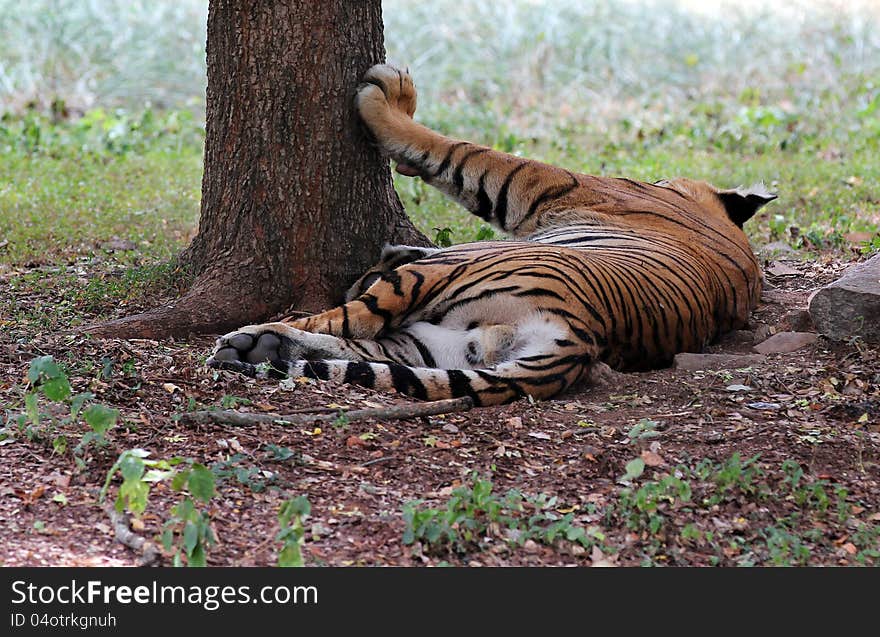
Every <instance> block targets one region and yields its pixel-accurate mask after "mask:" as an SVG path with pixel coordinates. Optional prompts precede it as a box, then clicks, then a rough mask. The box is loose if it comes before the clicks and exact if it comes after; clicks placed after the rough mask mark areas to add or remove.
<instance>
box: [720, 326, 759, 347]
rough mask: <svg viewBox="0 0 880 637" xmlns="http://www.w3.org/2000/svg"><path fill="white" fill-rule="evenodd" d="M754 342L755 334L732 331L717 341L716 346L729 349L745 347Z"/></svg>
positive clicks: (749, 331) (747, 331) (745, 331)
mask: <svg viewBox="0 0 880 637" xmlns="http://www.w3.org/2000/svg"><path fill="white" fill-rule="evenodd" d="M754 342H755V333H754V332H752V331H751V330H733V331H732V332H728V333H727V334H724V335H723V336H722V337H721V338H719V339H718V343H717V344H718V345H720V346H722V347H730V346H736V345H745V344H749V345H751V344H752V343H754Z"/></svg>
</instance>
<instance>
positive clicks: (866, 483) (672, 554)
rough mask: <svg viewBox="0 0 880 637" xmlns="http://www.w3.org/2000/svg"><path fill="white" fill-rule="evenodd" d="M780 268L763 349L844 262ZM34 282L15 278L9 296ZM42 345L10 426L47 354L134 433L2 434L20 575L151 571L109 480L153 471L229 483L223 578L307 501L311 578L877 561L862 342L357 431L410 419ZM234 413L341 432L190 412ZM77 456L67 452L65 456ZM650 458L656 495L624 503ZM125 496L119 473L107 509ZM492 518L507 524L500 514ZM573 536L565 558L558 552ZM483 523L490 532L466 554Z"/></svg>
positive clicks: (48, 418)
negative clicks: (335, 572) (26, 571)
mask: <svg viewBox="0 0 880 637" xmlns="http://www.w3.org/2000/svg"><path fill="white" fill-rule="evenodd" d="M768 265H769V267H768V273H767V283H768V285H767V288H768V289H767V290H766V291H765V293H764V297H763V301H762V304H761V306H760V307H759V308H758V310H757V311H756V313H755V315H754V319H753V325H752V326H751V327H752V328H754V330H753V331H759V332H760V331H763V332H764V333H765V334H766V332H767V327H762V326H768V327H769V328H770V329H771V330H772V331H785V330H787V329H791V327H792V325H791V324H792V322H797V321H801V320H802V318H803V317H802V316H799V315H798V313H797V310H798V309H801V308H804V307H805V306H806V298H807V296H808V293H809V290H810V289H812V288H814V287H816V286H818V285H820V284H822V283H825V282H828V281H830V280H832V279H833V278H835V276H836V275H837V274H838V273H839V271H840V270H841V269H842V268H843V267H844V264H841V263H839V262H837V261H833V260H826V262H824V263H822V262H800V261H795V260H792V261H788V262H785V261H780V260H777V261H773V262H772V263H769V262H768ZM782 266H785V267H782ZM96 267H97V266H96ZM786 268H791V269H792V270H787V269H786ZM795 271H796V272H797V273H798V274H794V272H795ZM770 272H787V274H783V275H782V276H774V275H773V274H771V273H770ZM20 275H21V272H20V271H12V272H7V273H5V274H3V275H2V276H3V277H4V278H5V279H6V281H7V282H8V281H9V280H10V279H11V278H12V277H13V276H20ZM79 275H80V277H81V278H82V279H84V280H87V279H88V278H89V277H90V276H95V275H96V272H95V271H91V272H90V271H89V270H88V269H87V270H82V268H81V269H80V270H79ZM81 285H85V283H81ZM62 296H63V294H59V293H58V292H57V291H53V289H51V288H48V289H43V290H41V291H35V290H34V289H33V288H32V287H26V288H16V289H13V290H12V298H11V299H10V300H11V303H12V304H13V305H14V306H16V305H17V307H18V308H19V309H21V308H23V307H25V306H33V305H35V304H42V305H44V306H51V305H52V303H57V302H59V299H60V298H61V297H62ZM133 309H136V308H133V307H128V308H125V310H124V311H132V310H133ZM86 318H87V316H86ZM796 327H799V328H800V329H803V325H800V326H796ZM28 330H30V333H25V332H26V331H28ZM25 332H23V331H17V332H16V331H15V330H13V331H12V332H11V333H9V332H8V334H11V335H14V336H15V338H13V339H12V340H10V339H9V338H6V339H4V340H3V342H2V350H0V402H2V403H4V404H6V405H8V409H9V412H8V413H7V415H8V416H13V415H15V414H17V413H21V412H22V411H23V405H24V395H25V393H26V391H27V390H26V382H27V374H28V368H29V363H30V361H31V360H33V359H35V358H36V357H39V356H45V355H52V356H53V357H54V359H55V360H57V361H59V362H63V364H64V366H65V367H66V369H67V374H68V376H69V378H70V382H71V384H72V385H73V392H74V393H77V392H82V391H86V390H88V391H91V392H92V393H93V394H94V395H95V398H94V399H93V402H95V403H100V404H106V405H108V406H112V407H114V408H116V409H118V410H119V412H120V417H119V422H118V424H117V425H116V426H115V427H113V428H111V429H110V430H109V431H108V432H107V433H106V435H105V440H106V442H105V444H104V445H103V446H102V445H100V444H98V443H94V444H91V445H87V446H86V447H85V449H84V450H81V451H79V452H75V451H74V450H73V449H74V447H75V444H76V442H77V441H79V440H80V439H81V438H82V437H83V435H84V433H85V432H86V431H88V429H89V427H88V425H86V424H85V423H84V422H81V421H79V422H78V421H76V420H74V421H73V422H72V423H71V422H68V423H64V422H61V418H62V416H63V415H64V414H66V413H68V412H69V409H68V408H67V407H66V406H63V405H61V403H60V402H58V401H56V402H52V401H49V400H47V399H46V398H45V396H43V397H41V399H40V402H39V410H40V411H41V412H42V414H43V418H42V420H41V422H40V424H39V425H35V424H34V423H33V421H32V420H31V421H26V420H24V419H23V420H22V424H21V425H20V426H19V427H18V428H17V429H14V430H13V428H11V427H10V428H8V429H7V433H6V435H5V439H3V440H0V445H2V446H0V453H2V457H3V462H2V467H3V469H2V473H0V518H2V519H4V520H6V521H7V524H6V531H5V532H4V538H3V539H4V545H5V548H4V552H3V558H2V562H3V564H5V565H10V566H12V565H133V564H137V563H139V561H140V559H141V557H142V556H141V555H140V554H139V553H137V552H136V551H133V550H131V549H129V548H127V547H125V546H123V545H122V544H120V543H118V542H117V541H116V540H115V539H114V531H113V524H112V523H111V521H110V518H109V517H108V515H107V512H106V508H107V507H106V506H103V507H102V504H101V503H100V501H99V500H100V491H101V487H102V485H103V484H104V481H105V478H106V476H107V473H108V470H110V469H111V466H112V465H113V463H114V461H116V459H117V457H118V456H119V454H120V453H121V452H122V451H124V450H126V449H134V448H141V449H145V450H147V451H149V452H150V454H151V455H150V458H153V459H171V458H174V457H180V458H187V459H191V460H194V461H195V462H198V463H201V464H203V465H205V466H207V467H210V468H211V470H212V472H213V474H214V475H215V476H216V478H215V479H216V481H217V484H216V487H217V495H215V496H214V497H213V498H212V499H211V500H210V502H209V504H207V505H206V506H205V507H204V510H205V511H206V512H207V513H208V515H209V516H210V528H211V529H212V530H213V532H214V534H215V536H216V543H215V544H213V545H211V546H209V547H208V548H207V563H208V564H209V565H272V564H275V563H276V562H277V560H278V555H279V549H280V547H281V544H280V543H279V542H278V541H276V539H275V537H276V534H277V533H278V530H279V524H278V518H277V513H278V510H279V506H280V505H281V503H282V502H284V501H285V500H288V499H290V498H292V497H294V496H306V497H307V498H308V501H309V503H310V505H311V511H310V515H309V517H307V518H306V519H305V520H304V522H303V524H304V529H305V533H304V535H305V538H304V544H303V556H304V561H305V563H306V564H311V565H352V564H357V565H382V564H393V565H421V564H440V563H450V564H468V565H589V564H594V563H598V564H620V565H637V564H658V565H659V564H671V565H684V564H688V565H707V564H722V565H737V564H826V565H831V564H840V565H846V564H877V563H878V562H880V513H878V512H880V372H878V370H880V351H878V349H877V348H876V347H869V346H867V345H865V344H864V343H861V342H859V341H853V342H851V343H831V342H829V341H826V340H824V339H821V338H820V339H819V341H818V342H817V343H816V344H814V345H810V346H808V347H806V348H804V349H802V350H799V351H797V352H793V353H788V354H772V355H769V356H768V357H767V359H766V361H765V362H763V363H761V364H756V365H752V366H751V367H749V368H744V369H739V370H727V371H715V372H687V371H682V370H676V369H664V370H658V371H654V372H649V373H642V374H626V375H620V374H613V375H611V376H610V378H609V377H608V375H606V378H605V379H604V380H601V379H600V380H599V381H598V383H597V384H595V385H593V386H590V387H582V388H579V389H578V390H577V391H573V392H571V393H569V394H567V395H565V396H563V397H560V398H559V399H557V400H551V401H546V402H539V403H534V404H533V403H530V402H529V401H527V400H520V401H518V402H516V403H514V404H512V405H508V406H504V407H492V408H479V409H473V410H471V411H468V412H460V413H452V414H447V415H445V416H439V417H430V418H416V419H412V420H365V421H356V422H346V421H345V419H341V418H339V417H338V409H339V408H346V409H347V408H375V407H380V406H385V405H392V404H399V403H402V402H406V401H407V400H408V399H405V398H403V397H400V396H396V395H388V394H381V393H377V392H373V391H370V390H364V389H361V388H356V387H351V386H340V385H332V384H328V383H315V382H306V381H305V380H304V379H301V380H300V381H293V382H291V383H288V384H286V385H279V384H278V383H277V382H270V381H262V382H255V381H253V380H250V379H247V378H244V377H242V376H238V375H235V374H230V373H227V372H220V373H218V372H215V371H213V370H209V369H207V368H206V367H205V365H204V360H205V358H206V356H207V355H208V353H209V352H210V349H211V345H212V340H211V339H210V338H193V339H191V340H188V341H185V342H183V341H165V342H154V341H121V340H107V341H97V340H92V339H90V338H88V337H85V336H83V335H82V334H80V333H77V332H76V331H68V332H44V331H40V330H39V329H34V328H33V327H31V328H27V329H26V330H25ZM751 338H752V337H751V335H750V334H746V333H742V332H740V333H737V334H736V335H735V337H729V338H727V339H725V340H722V341H721V343H719V344H717V345H714V346H712V348H711V351H716V352H739V353H747V352H749V351H750V348H751ZM61 402H63V401H61ZM762 403H763V404H762ZM328 405H329V407H328ZM222 407H225V408H237V409H238V410H239V411H242V412H257V413H260V412H266V411H271V412H274V413H285V414H287V413H291V412H297V411H308V410H310V409H315V408H326V409H325V412H326V413H327V414H328V415H327V418H326V421H325V422H321V423H317V424H315V425H309V426H290V425H283V424H270V425H257V426H251V427H233V426H226V425H198V426H191V425H187V424H185V422H184V421H182V420H181V415H182V414H184V413H185V412H187V411H193V410H198V409H204V408H222ZM12 420H13V419H12V418H10V421H12ZM639 423H641V425H640V424H639ZM646 423H647V424H646ZM60 436H63V437H64V439H65V441H66V449H64V450H63V453H62V452H60V451H59V449H58V448H57V446H53V441H55V440H57V439H58V438H59V437H60ZM272 445H274V447H273V446H272ZM735 454H738V455H735ZM76 457H79V461H77V460H76V459H75V458H76ZM636 458H641V459H642V460H643V462H644V472H643V473H642V474H641V475H639V476H637V477H633V478H631V479H630V480H622V478H624V476H625V474H626V473H627V469H628V466H627V465H628V463H630V461H632V460H634V459H636ZM752 458H755V459H754V460H753V461H752V463H751V464H750V463H749V460H750V459H752ZM795 463H796V464H795ZM120 482H121V480H120V478H119V475H118V474H116V475H115V476H114V478H113V479H112V480H111V483H110V487H109V491H108V495H107V502H109V503H112V501H113V500H114V498H115V496H116V494H117V492H118V489H119V485H120ZM168 482H169V481H165V482H161V483H158V484H156V485H155V486H153V488H152V492H151V493H150V496H149V502H148V505H147V507H146V510H145V512H144V513H143V514H141V515H138V516H136V519H135V520H134V521H133V524H132V528H134V529H135V530H136V531H137V532H138V533H139V534H140V535H141V536H143V537H146V538H148V539H149V538H152V537H153V536H155V535H157V534H159V533H161V531H162V527H163V524H164V523H165V521H166V520H168V519H169V516H170V510H171V507H172V506H173V505H174V504H176V503H177V502H178V501H180V499H181V498H182V497H183V496H182V495H181V493H179V492H177V491H175V490H173V489H172V488H170V487H169V484H168ZM488 484H491V486H492V492H491V494H489V495H488V496H485V494H484V496H479V497H483V499H482V500H479V497H478V496H477V494H476V492H477V491H479V489H480V488H481V485H482V486H483V487H485V486H486V485H488ZM191 486H192V485H191ZM468 489H470V491H468ZM509 489H514V490H515V491H516V492H517V493H518V494H519V495H521V496H522V497H521V498H520V500H519V505H510V506H508V505H505V504H504V502H505V500H504V498H505V493H506V492H507V491H508V490H509ZM190 490H191V491H193V490H194V489H190ZM461 494H464V497H463V498H462V497H458V496H460V495H461ZM542 497H543V499H541V498H542ZM536 498H537V500H536ZM550 498H555V500H553V499H550ZM413 500H421V501H423V503H422V504H420V505H418V507H417V510H421V511H422V512H425V515H426V516H427V518H421V519H422V520H423V521H424V520H426V519H428V520H429V521H431V520H433V521H434V522H438V523H439V524H440V526H438V527H435V530H436V529H446V530H449V526H448V525H447V527H443V526H442V522H441V518H442V514H441V511H444V512H445V511H447V505H448V503H449V502H450V501H455V502H459V508H460V509H461V511H464V513H463V514H462V516H460V517H459V518H458V521H457V523H456V524H453V525H452V530H453V532H454V531H455V530H456V529H458V530H459V533H458V535H457V536H452V535H450V534H448V533H445V532H441V531H437V534H436V535H431V532H430V531H429V530H427V526H424V525H423V527H422V529H421V530H419V528H418V523H415V524H414V523H413V522H412V520H413V517H412V515H411V512H410V516H409V518H408V519H409V520H410V523H409V526H410V528H409V530H408V529H407V526H408V523H407V521H406V519H407V516H405V515H404V514H403V509H404V508H405V505H406V504H407V503H408V502H411V501H413ZM462 500H464V501H466V502H470V503H471V505H467V504H461V501H462ZM493 502H494V503H496V504H499V506H500V507H501V512H500V513H498V511H495V513H492V511H493V510H494V509H493V505H492V503H493ZM474 503H476V504H474ZM468 507H470V508H468ZM453 508H454V507H453ZM496 509H497V507H496ZM520 509H522V510H520ZM539 514H540V515H539ZM505 516H507V517H505ZM554 522H556V523H557V526H559V527H560V528H561V529H562V532H561V536H560V537H554V536H553V534H552V533H548V532H547V531H546V529H547V528H548V525H550V524H552V523H554ZM469 524H471V525H473V526H474V527H475V528H476V531H475V533H474V536H473V537H472V538H469V539H466V538H465V537H464V534H463V533H462V529H465V528H466V527H467V525H469ZM578 528H581V529H583V532H581V531H577V530H576V529H578ZM511 529H513V530H511ZM541 529H544V530H543V531H542V530H541ZM571 538H573V540H572V539H571ZM405 540H406V542H405ZM170 560H171V558H170V554H167V553H166V555H165V556H164V557H163V558H162V561H163V562H164V563H170Z"/></svg>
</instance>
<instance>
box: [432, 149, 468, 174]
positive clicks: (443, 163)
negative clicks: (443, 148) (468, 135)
mask: <svg viewBox="0 0 880 637" xmlns="http://www.w3.org/2000/svg"><path fill="white" fill-rule="evenodd" d="M466 144H467V142H455V143H454V144H452V146H450V147H449V150H448V151H447V152H446V156H445V157H444V158H443V161H441V162H440V165H439V166H437V170H435V171H434V172H433V174H432V175H431V178H432V179H433V178H436V177H439V176H441V175H442V174H443V173H444V172H446V169H447V168H449V164H450V163H451V162H452V155H453V154H454V153H455V150H456V149H457V148H460V147H461V146H464V145H466Z"/></svg>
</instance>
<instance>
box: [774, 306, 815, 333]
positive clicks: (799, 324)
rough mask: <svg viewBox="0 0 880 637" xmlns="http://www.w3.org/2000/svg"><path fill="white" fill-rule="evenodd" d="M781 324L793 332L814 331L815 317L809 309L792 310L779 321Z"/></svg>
mask: <svg viewBox="0 0 880 637" xmlns="http://www.w3.org/2000/svg"><path fill="white" fill-rule="evenodd" d="M779 323H780V326H782V327H784V328H785V329H786V330H788V331H791V332H812V331H814V327H813V319H812V318H810V313H809V312H808V311H807V310H792V311H791V312H789V313H788V314H786V315H785V316H783V317H782V319H781V320H780V321H779Z"/></svg>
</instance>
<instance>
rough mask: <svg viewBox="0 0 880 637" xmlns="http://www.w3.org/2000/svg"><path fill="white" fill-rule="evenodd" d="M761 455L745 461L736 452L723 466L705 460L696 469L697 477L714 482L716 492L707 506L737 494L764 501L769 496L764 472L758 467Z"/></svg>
mask: <svg viewBox="0 0 880 637" xmlns="http://www.w3.org/2000/svg"><path fill="white" fill-rule="evenodd" d="M759 457H760V454H756V455H754V456H752V457H751V458H747V459H746V460H743V459H742V457H741V456H740V454H739V453H738V452H735V453H734V454H733V455H732V456H731V457H730V458H729V459H728V460H727V461H725V462H724V463H723V464H717V465H716V464H714V463H713V462H712V461H711V460H709V459H705V460H703V461H702V462H700V463H699V464H698V465H697V467H696V468H695V469H694V473H695V475H696V476H697V477H698V478H700V479H701V480H704V481H710V482H714V484H715V492H714V493H713V494H712V495H711V496H709V498H708V499H707V501H706V502H707V504H709V505H714V504H718V503H719V502H722V501H724V500H725V499H727V498H730V497H734V496H735V495H736V494H737V492H739V493H740V494H742V495H745V496H747V497H754V498H757V499H763V498H765V497H766V496H767V495H768V487H767V485H766V484H765V483H764V482H763V478H764V471H763V470H762V469H761V467H760V466H758V464H757V461H758V458H759Z"/></svg>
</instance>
